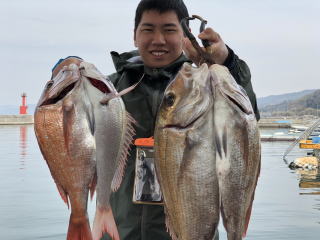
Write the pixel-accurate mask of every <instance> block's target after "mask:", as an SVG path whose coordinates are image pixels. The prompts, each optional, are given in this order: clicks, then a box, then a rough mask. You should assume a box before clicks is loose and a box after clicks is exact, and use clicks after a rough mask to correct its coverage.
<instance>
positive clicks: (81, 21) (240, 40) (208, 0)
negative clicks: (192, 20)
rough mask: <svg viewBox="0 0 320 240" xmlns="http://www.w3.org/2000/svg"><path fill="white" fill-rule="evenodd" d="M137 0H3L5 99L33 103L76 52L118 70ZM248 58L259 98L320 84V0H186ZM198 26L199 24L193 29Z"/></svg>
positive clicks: (0, 98) (129, 42)
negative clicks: (115, 58)
mask: <svg viewBox="0 0 320 240" xmlns="http://www.w3.org/2000/svg"><path fill="white" fill-rule="evenodd" d="M138 2H139V0H117V1H110V0H64V1H63V0H27V1H26V0H0V31H1V32H0V56H1V58H0V70H1V76H0V79H1V80H0V81H1V87H0V105H7V104H14V105H18V104H20V102H21V100H20V95H21V93H22V92H26V93H27V95H28V103H36V102H37V101H38V99H39V97H40V94H41V92H42V89H43V87H44V85H45V83H46V81H47V80H49V78H50V75H51V68H52V66H53V65H54V64H55V62H56V61H57V60H58V59H59V58H61V57H66V56H69V55H77V56H81V57H82V58H84V59H85V60H86V61H88V62H91V63H94V64H95V65H96V66H97V67H98V69H99V70H100V71H101V72H103V73H105V74H110V73H112V72H114V67H113V64H112V62H111V58H110V54H109V52H110V51H112V50H116V51H118V52H123V51H130V50H133V49H134V45H133V20H134V13H135V8H136V5H137V3H138ZM185 3H186V5H187V7H188V9H189V13H190V15H191V14H198V15H200V16H202V17H204V18H206V19H207V20H208V22H209V23H208V26H211V27H213V28H214V29H215V30H216V31H217V32H218V33H220V35H221V36H222V38H223V39H224V41H225V42H226V43H227V44H228V45H229V46H230V47H231V48H232V49H233V50H234V51H235V52H236V54H238V55H239V56H240V58H242V59H244V60H245V61H246V62H247V63H248V65H249V67H250V69H251V74H252V84H253V87H254V91H255V92H256V95H257V97H263V96H268V95H273V94H282V93H289V92H295V91H301V90H305V89H312V88H320V87H319V86H320V83H319V82H320V77H319V75H320V74H319V69H320V48H319V44H320V31H319V23H320V1H319V0H305V1H301V0H264V1H257V0H241V1H235V0H234V1H230V0H220V1H218V0H185ZM193 31H194V32H197V31H198V29H193Z"/></svg>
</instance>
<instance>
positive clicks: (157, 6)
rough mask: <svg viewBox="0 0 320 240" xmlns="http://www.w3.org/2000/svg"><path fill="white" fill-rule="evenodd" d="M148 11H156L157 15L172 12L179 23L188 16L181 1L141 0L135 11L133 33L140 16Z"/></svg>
mask: <svg viewBox="0 0 320 240" xmlns="http://www.w3.org/2000/svg"><path fill="white" fill-rule="evenodd" d="M148 10H156V11H158V12H159V13H164V12H167V11H174V12H175V13H176V14H177V16H178V20H179V22H180V21H181V20H182V19H183V18H185V17H188V16H189V13H188V9H187V7H186V5H185V4H184V2H183V0H141V1H140V3H139V4H138V7H137V9H136V16H135V19H134V31H136V30H137V27H138V25H139V23H140V21H141V18H142V14H143V13H144V12H145V11H148Z"/></svg>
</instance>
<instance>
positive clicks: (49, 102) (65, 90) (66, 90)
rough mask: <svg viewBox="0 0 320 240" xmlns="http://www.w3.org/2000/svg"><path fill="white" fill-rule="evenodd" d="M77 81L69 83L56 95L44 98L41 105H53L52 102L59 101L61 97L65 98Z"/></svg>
mask: <svg viewBox="0 0 320 240" xmlns="http://www.w3.org/2000/svg"><path fill="white" fill-rule="evenodd" d="M76 83H77V82H73V83H71V84H70V85H68V86H67V87H65V88H63V90H62V91H60V92H58V93H57V94H55V96H54V97H51V98H48V99H46V100H44V101H43V102H42V103H40V104H39V106H40V107H41V106H45V105H52V104H56V103H57V102H59V101H60V100H61V99H63V98H64V97H65V96H66V95H67V94H68V93H69V92H71V91H72V89H74V87H75V85H76Z"/></svg>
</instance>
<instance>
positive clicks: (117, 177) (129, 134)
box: [111, 112, 136, 192]
mask: <svg viewBox="0 0 320 240" xmlns="http://www.w3.org/2000/svg"><path fill="white" fill-rule="evenodd" d="M126 120H127V121H126V122H127V123H126V126H125V133H124V141H123V144H122V146H121V150H120V158H119V161H118V164H119V165H118V167H117V169H116V172H115V174H114V177H113V179H112V183H111V190H112V191H113V192H115V191H117V190H118V189H119V187H120V185H121V182H122V179H123V176H124V170H125V167H126V165H127V159H128V155H129V150H130V144H131V143H132V140H133V136H134V135H135V129H134V127H133V125H134V124H136V121H135V120H134V118H133V117H132V116H131V115H130V114H129V113H128V112H127V113H126Z"/></svg>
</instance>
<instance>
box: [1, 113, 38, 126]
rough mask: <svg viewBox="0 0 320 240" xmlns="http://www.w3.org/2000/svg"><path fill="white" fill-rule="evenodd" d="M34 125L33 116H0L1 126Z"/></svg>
mask: <svg viewBox="0 0 320 240" xmlns="http://www.w3.org/2000/svg"><path fill="white" fill-rule="evenodd" d="M22 124H33V115H27V114H26V115H0V125H22Z"/></svg>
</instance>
